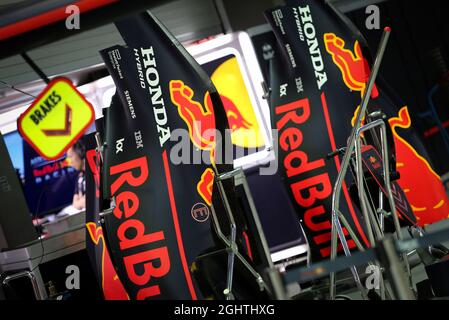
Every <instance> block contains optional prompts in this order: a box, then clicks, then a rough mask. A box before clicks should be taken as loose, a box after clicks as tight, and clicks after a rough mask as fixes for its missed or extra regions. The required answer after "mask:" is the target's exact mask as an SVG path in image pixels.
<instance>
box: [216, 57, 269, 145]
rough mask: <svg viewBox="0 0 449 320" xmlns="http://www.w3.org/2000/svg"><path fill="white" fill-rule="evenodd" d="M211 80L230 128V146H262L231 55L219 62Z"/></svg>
mask: <svg viewBox="0 0 449 320" xmlns="http://www.w3.org/2000/svg"><path fill="white" fill-rule="evenodd" d="M211 80H212V82H213V83H214V85H215V87H216V88H217V90H218V92H220V97H221V101H222V102H223V106H224V109H225V111H226V116H227V118H228V123H229V128H230V129H231V139H232V143H233V144H234V145H236V146H239V147H242V148H258V147H262V146H264V144H265V143H264V140H263V136H262V133H261V131H260V127H259V123H258V121H257V117H256V114H255V112H254V107H253V103H252V102H251V99H250V96H249V93H248V90H247V87H246V84H245V81H244V79H243V75H242V72H241V69H240V66H239V63H238V61H237V58H236V57H235V56H232V57H230V58H228V59H226V60H225V61H224V62H223V63H221V64H220V65H219V66H218V67H217V68H216V69H215V70H214V72H213V73H212V75H211Z"/></svg>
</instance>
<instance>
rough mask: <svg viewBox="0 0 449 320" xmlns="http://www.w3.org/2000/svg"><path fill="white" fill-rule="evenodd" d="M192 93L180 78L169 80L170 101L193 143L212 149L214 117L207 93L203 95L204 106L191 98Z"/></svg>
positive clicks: (202, 147)
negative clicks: (176, 109)
mask: <svg viewBox="0 0 449 320" xmlns="http://www.w3.org/2000/svg"><path fill="white" fill-rule="evenodd" d="M193 94H194V92H193V90H192V89H191V88H190V87H189V86H187V85H185V84H184V82H182V81H181V80H172V81H170V97H171V101H172V102H173V104H174V105H175V106H176V107H177V108H178V113H179V116H180V117H181V118H182V119H183V120H184V122H185V123H186V124H187V127H188V129H189V135H190V138H191V140H192V142H193V144H194V145H195V146H196V147H197V148H199V149H201V150H209V151H212V150H213V149H214V148H215V117H214V112H213V108H212V103H211V100H210V98H208V97H209V93H208V92H207V93H206V94H205V96H204V108H203V106H202V105H201V103H199V102H196V101H194V100H193Z"/></svg>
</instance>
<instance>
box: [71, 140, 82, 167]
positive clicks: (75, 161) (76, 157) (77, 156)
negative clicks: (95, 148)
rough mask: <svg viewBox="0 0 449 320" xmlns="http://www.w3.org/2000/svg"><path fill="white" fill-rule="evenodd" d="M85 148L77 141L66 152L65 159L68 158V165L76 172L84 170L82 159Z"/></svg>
mask: <svg viewBox="0 0 449 320" xmlns="http://www.w3.org/2000/svg"><path fill="white" fill-rule="evenodd" d="M85 155H86V148H85V146H84V144H83V142H82V141H81V140H78V141H77V142H76V143H75V144H74V145H73V146H71V147H70V149H69V150H67V157H68V158H70V160H71V163H70V165H71V166H72V167H73V168H75V169H76V170H78V171H83V170H84V158H85Z"/></svg>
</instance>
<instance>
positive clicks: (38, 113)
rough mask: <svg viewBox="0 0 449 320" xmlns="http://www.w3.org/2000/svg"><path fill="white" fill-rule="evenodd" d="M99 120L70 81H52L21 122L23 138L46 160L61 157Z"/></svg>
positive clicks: (19, 123)
mask: <svg viewBox="0 0 449 320" xmlns="http://www.w3.org/2000/svg"><path fill="white" fill-rule="evenodd" d="M94 119H95V113H94V109H93V108H92V105H91V104H90V103H89V102H88V101H87V100H86V99H85V98H84V96H83V95H82V94H81V93H79V92H78V90H76V88H75V87H74V86H73V85H72V83H71V82H70V80H68V79H65V78H57V79H54V80H52V81H51V82H50V83H49V84H48V85H47V87H46V88H45V90H44V91H43V92H42V93H41V94H40V95H39V96H38V97H37V98H36V99H35V100H34V102H33V103H32V104H31V106H30V107H29V108H28V109H27V110H26V111H25V112H24V113H23V114H22V115H21V116H20V117H19V119H18V120H17V127H18V129H19V132H20V134H21V135H22V137H23V138H24V139H25V140H26V141H27V142H28V143H29V144H30V145H31V146H32V147H33V148H34V149H35V150H36V151H37V152H38V153H39V154H40V155H41V156H42V157H44V158H45V159H48V160H54V159H57V158H59V157H61V156H62V155H63V154H64V153H65V152H66V151H67V149H69V148H70V146H71V145H72V144H74V143H75V142H76V141H77V140H78V139H79V138H80V137H81V136H82V135H83V133H84V131H85V130H86V129H87V128H89V126H90V125H91V124H92V122H93V121H94Z"/></svg>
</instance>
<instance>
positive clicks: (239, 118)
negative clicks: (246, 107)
mask: <svg viewBox="0 0 449 320" xmlns="http://www.w3.org/2000/svg"><path fill="white" fill-rule="evenodd" d="M220 98H221V101H222V102H223V107H224V109H225V111H226V117H227V118H228V123H229V128H230V129H231V132H236V131H238V130H241V129H251V128H252V126H253V125H252V124H251V122H248V121H247V120H246V119H245V118H244V117H243V115H242V113H241V112H240V110H239V108H237V106H236V105H235V104H234V102H232V100H231V99H229V98H228V97H225V96H224V95H222V94H220ZM207 103H208V104H209V105H212V101H211V100H210V97H208V100H207Z"/></svg>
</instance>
